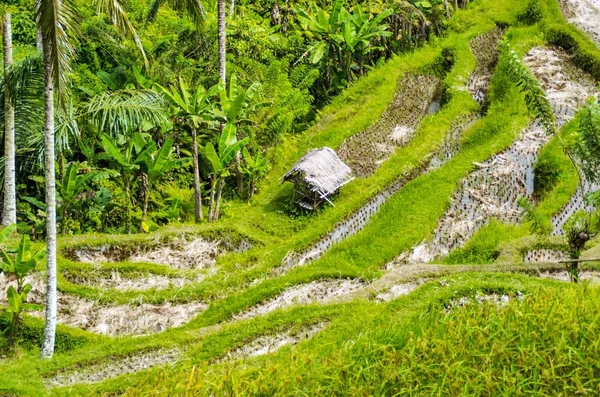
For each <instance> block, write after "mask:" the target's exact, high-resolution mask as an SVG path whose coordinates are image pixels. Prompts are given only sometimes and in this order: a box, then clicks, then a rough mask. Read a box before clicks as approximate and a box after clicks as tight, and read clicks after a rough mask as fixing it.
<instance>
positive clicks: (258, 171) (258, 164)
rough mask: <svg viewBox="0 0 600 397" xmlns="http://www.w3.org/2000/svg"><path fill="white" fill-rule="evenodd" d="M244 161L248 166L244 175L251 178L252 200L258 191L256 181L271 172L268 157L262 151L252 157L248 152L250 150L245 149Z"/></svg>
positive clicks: (249, 191)
mask: <svg viewBox="0 0 600 397" xmlns="http://www.w3.org/2000/svg"><path fill="white" fill-rule="evenodd" d="M242 153H243V155H244V160H245V161H246V164H245V165H244V167H243V168H242V170H243V172H244V174H246V175H247V176H248V178H249V180H250V181H249V183H250V187H249V189H248V197H249V198H252V195H253V194H254V191H255V190H256V180H257V179H259V178H261V177H262V176H263V175H265V174H266V173H267V171H268V170H269V165H268V163H267V157H265V156H264V155H263V154H262V153H261V152H260V150H259V151H258V152H256V155H255V156H254V157H252V156H251V155H250V153H249V152H248V149H247V148H245V147H244V149H243V150H242Z"/></svg>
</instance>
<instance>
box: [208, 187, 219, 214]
mask: <svg viewBox="0 0 600 397" xmlns="http://www.w3.org/2000/svg"><path fill="white" fill-rule="evenodd" d="M211 178H212V179H211V181H210V205H209V207H208V221H209V222H212V221H213V220H214V215H215V190H217V177H216V175H213V176H212V177H211Z"/></svg>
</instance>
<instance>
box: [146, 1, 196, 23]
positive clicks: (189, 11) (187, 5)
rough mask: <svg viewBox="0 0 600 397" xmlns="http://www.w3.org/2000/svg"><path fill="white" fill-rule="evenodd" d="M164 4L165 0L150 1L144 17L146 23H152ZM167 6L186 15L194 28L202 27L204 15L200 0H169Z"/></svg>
mask: <svg viewBox="0 0 600 397" xmlns="http://www.w3.org/2000/svg"><path fill="white" fill-rule="evenodd" d="M164 2H165V0H152V2H151V3H150V7H149V8H148V14H147V15H146V20H147V21H149V22H152V21H154V19H155V18H156V15H157V14H158V10H159V9H160V6H161V5H163V4H164ZM169 5H170V7H171V8H172V9H173V10H175V11H177V12H181V13H184V14H186V15H187V16H188V18H190V20H191V21H192V22H193V23H194V24H195V25H196V27H198V28H201V27H203V26H204V22H205V21H206V13H205V11H204V6H203V5H202V3H201V2H200V0H170V1H169Z"/></svg>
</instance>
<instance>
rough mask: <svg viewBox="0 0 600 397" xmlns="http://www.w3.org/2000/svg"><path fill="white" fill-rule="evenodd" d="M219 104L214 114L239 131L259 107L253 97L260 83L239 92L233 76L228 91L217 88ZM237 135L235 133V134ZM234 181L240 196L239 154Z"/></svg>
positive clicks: (242, 186) (259, 104)
mask: <svg viewBox="0 0 600 397" xmlns="http://www.w3.org/2000/svg"><path fill="white" fill-rule="evenodd" d="M218 87H219V103H220V105H221V108H220V109H214V110H213V114H215V115H216V116H217V117H218V118H219V119H220V120H221V121H222V122H223V123H227V124H230V125H233V126H235V128H236V130H237V131H239V130H240V129H241V128H242V126H243V125H244V124H247V123H249V122H250V120H249V116H250V115H251V114H252V112H254V111H255V110H256V108H257V107H259V106H261V105H262V104H261V103H257V102H256V101H255V100H254V97H255V96H256V94H257V93H258V91H259V89H260V83H258V82H254V83H252V84H251V85H250V87H248V88H247V89H246V90H241V89H240V87H239V86H238V83H237V75H236V74H233V75H232V76H231V78H230V79H229V89H227V88H226V87H225V86H224V85H222V84H220V85H219V86H218ZM236 133H237V132H236ZM235 160H236V169H235V171H236V179H237V190H238V194H239V195H240V196H241V195H242V194H243V190H244V180H243V177H242V168H241V156H240V152H239V151H238V152H237V153H236V157H235Z"/></svg>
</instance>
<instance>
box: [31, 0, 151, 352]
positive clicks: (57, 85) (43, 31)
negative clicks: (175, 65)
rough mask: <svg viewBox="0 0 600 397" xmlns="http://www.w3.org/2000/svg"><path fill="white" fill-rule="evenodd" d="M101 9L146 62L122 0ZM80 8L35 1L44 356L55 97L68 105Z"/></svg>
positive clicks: (52, 297) (49, 306)
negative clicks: (40, 69) (40, 85)
mask: <svg viewBox="0 0 600 397" xmlns="http://www.w3.org/2000/svg"><path fill="white" fill-rule="evenodd" d="M97 5H98V10H99V11H100V12H104V13H106V15H107V16H108V18H109V19H110V20H111V22H112V23H113V24H114V25H115V26H116V27H117V28H118V29H120V30H121V31H124V32H126V33H127V34H129V35H130V36H132V37H133V40H134V42H135V43H136V45H137V47H138V49H139V50H140V52H141V54H142V57H143V58H144V63H145V64H146V65H147V60H146V54H145V52H144V49H143V47H142V43H141V41H140V39H139V37H138V36H137V33H136V32H135V29H134V28H133V26H132V25H131V23H130V22H129V19H128V18H127V15H126V14H125V12H124V8H123V5H122V2H121V0H97ZM76 15H77V9H76V6H75V2H74V0H36V21H37V29H38V32H39V36H40V41H41V46H42V53H43V62H44V154H45V159H44V163H45V164H44V165H45V177H46V178H45V180H46V211H47V216H46V244H47V247H48V248H47V257H46V323H45V327H44V342H43V345H42V349H41V352H40V355H41V357H44V358H50V357H52V355H53V354H54V342H55V337H56V318H57V311H58V307H57V301H58V296H57V288H56V180H55V177H56V174H55V169H54V159H55V153H54V145H55V139H54V137H55V135H54V134H55V131H54V96H55V95H56V98H57V99H58V105H59V108H62V109H66V108H67V106H66V104H67V101H66V98H67V76H68V75H69V71H70V61H71V58H72V57H73V54H74V50H73V46H72V44H71V38H70V37H69V34H68V33H67V32H76V29H75V28H76V26H75V17H76Z"/></svg>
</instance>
